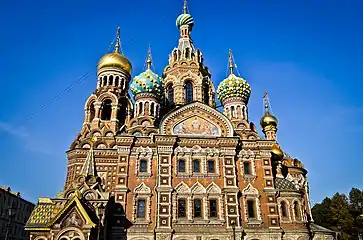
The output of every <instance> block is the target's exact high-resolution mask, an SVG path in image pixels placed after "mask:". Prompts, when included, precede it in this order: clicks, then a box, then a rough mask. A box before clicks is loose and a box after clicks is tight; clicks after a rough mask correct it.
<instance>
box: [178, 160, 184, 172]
mask: <svg viewBox="0 0 363 240" xmlns="http://www.w3.org/2000/svg"><path fill="white" fill-rule="evenodd" d="M178 172H182V173H184V172H185V161H184V160H179V161H178Z"/></svg>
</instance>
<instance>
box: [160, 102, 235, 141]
mask: <svg viewBox="0 0 363 240" xmlns="http://www.w3.org/2000/svg"><path fill="white" fill-rule="evenodd" d="M160 133H161V134H166V135H178V136H205V137H227V136H233V126H232V124H231V122H230V121H229V119H228V118H227V117H226V116H225V115H223V114H222V113H220V112H218V111H217V110H215V109H213V108H211V107H210V106H208V105H206V104H204V103H200V102H194V103H191V104H188V105H185V106H183V107H180V108H178V109H176V110H174V111H173V112H171V113H169V114H167V115H166V116H165V117H164V119H163V120H162V121H161V124H160Z"/></svg>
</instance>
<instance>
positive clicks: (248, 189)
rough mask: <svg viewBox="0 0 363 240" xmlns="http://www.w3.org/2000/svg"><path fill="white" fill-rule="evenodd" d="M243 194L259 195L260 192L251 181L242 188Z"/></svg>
mask: <svg viewBox="0 0 363 240" xmlns="http://www.w3.org/2000/svg"><path fill="white" fill-rule="evenodd" d="M242 194H243V195H256V196H258V195H259V192H258V190H257V189H256V188H254V187H253V186H252V184H251V183H249V184H248V185H247V187H246V188H244V189H243V190H242Z"/></svg>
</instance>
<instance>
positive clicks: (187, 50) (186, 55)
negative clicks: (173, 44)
mask: <svg viewBox="0 0 363 240" xmlns="http://www.w3.org/2000/svg"><path fill="white" fill-rule="evenodd" d="M189 55H190V50H189V48H186V49H185V58H187V59H188V58H189Z"/></svg>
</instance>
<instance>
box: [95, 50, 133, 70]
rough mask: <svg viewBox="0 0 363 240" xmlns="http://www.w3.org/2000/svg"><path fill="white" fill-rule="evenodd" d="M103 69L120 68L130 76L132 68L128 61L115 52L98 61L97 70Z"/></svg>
mask: <svg viewBox="0 0 363 240" xmlns="http://www.w3.org/2000/svg"><path fill="white" fill-rule="evenodd" d="M105 67H117V68H121V69H123V70H125V71H126V72H128V73H129V74H130V75H131V71H132V66H131V63H130V61H129V60H128V59H127V58H126V57H125V56H123V55H122V54H120V53H118V52H117V51H115V52H113V53H108V54H106V55H104V56H103V57H102V58H101V59H100V61H99V62H98V67H97V69H98V70H100V69H102V68H105Z"/></svg>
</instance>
